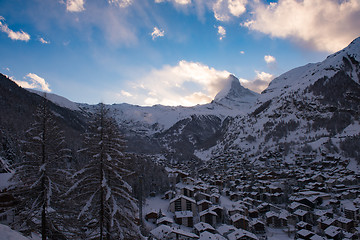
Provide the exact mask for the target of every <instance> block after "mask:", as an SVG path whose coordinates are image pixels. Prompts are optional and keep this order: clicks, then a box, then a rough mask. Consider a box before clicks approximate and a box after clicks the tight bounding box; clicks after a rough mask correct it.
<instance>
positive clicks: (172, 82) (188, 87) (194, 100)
mask: <svg viewBox="0 0 360 240" xmlns="http://www.w3.org/2000/svg"><path fill="white" fill-rule="evenodd" d="M229 74H230V73H229V72H227V71H219V70H216V69H214V68H211V67H209V66H206V65H204V64H202V63H199V62H187V61H184V60H183V61H180V62H179V63H178V64H177V65H175V66H169V65H166V66H164V67H162V68H161V69H154V70H152V71H151V72H150V73H148V74H146V75H145V76H144V77H142V78H140V80H139V81H137V82H136V83H133V91H134V92H136V93H134V92H132V91H130V92H131V94H133V95H135V96H136V97H137V101H138V102H145V104H146V105H154V104H163V105H168V106H177V105H183V106H193V105H196V104H204V103H208V102H210V101H211V100H212V99H213V98H214V97H215V95H216V94H217V93H218V92H219V91H220V90H221V89H222V88H223V87H224V86H225V84H226V83H227V80H226V78H227V77H228V76H229Z"/></svg>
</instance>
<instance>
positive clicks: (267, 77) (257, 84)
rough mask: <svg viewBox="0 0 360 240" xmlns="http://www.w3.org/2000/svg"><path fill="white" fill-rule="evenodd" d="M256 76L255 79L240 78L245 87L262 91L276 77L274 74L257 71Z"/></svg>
mask: <svg viewBox="0 0 360 240" xmlns="http://www.w3.org/2000/svg"><path fill="white" fill-rule="evenodd" d="M255 74H256V77H255V79H253V80H247V79H243V78H240V79H239V80H240V83H241V85H242V86H244V87H245V88H249V89H250V90H252V91H254V92H258V93H261V92H262V91H264V90H265V89H266V88H267V87H268V86H269V83H270V82H271V81H272V80H273V79H274V75H272V74H270V73H266V72H260V71H255Z"/></svg>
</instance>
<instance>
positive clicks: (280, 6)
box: [242, 0, 360, 52]
mask: <svg viewBox="0 0 360 240" xmlns="http://www.w3.org/2000/svg"><path fill="white" fill-rule="evenodd" d="M253 8H254V9H253V17H252V18H251V19H249V20H248V21H246V22H245V23H243V24H242V25H243V26H244V27H247V28H249V29H251V30H255V31H259V32H262V33H264V34H268V35H270V36H272V37H279V38H289V39H292V40H294V41H295V42H297V43H299V44H302V45H304V46H305V47H310V48H313V49H316V50H320V51H328V52H334V51H337V50H340V49H342V48H344V47H345V46H347V45H348V44H349V43H350V42H351V41H352V40H353V39H355V38H356V37H358V36H359V35H360V28H359V23H360V1H359V0H341V1H339V0H302V1H298V0H279V2H278V3H272V4H263V3H261V2H260V1H258V2H255V4H254V5H253Z"/></svg>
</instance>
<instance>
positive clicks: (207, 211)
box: [199, 209, 217, 217]
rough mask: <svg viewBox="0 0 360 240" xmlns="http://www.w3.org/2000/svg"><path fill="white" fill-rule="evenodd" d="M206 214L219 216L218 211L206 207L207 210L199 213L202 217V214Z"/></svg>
mask: <svg viewBox="0 0 360 240" xmlns="http://www.w3.org/2000/svg"><path fill="white" fill-rule="evenodd" d="M206 214H211V215H215V216H217V213H216V212H214V211H212V210H210V209H206V210H204V211H202V212H200V213H199V216H200V217H202V216H204V215H206Z"/></svg>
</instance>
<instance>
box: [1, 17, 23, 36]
mask: <svg viewBox="0 0 360 240" xmlns="http://www.w3.org/2000/svg"><path fill="white" fill-rule="evenodd" d="M4 22H5V18H4V17H2V16H0V31H2V32H4V33H6V34H7V35H8V37H9V38H11V39H12V40H20V41H25V42H27V41H29V40H30V35H29V34H28V33H26V32H24V31H23V30H20V31H17V32H15V31H13V30H11V29H10V28H9V27H8V25H7V24H5V23H4Z"/></svg>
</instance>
